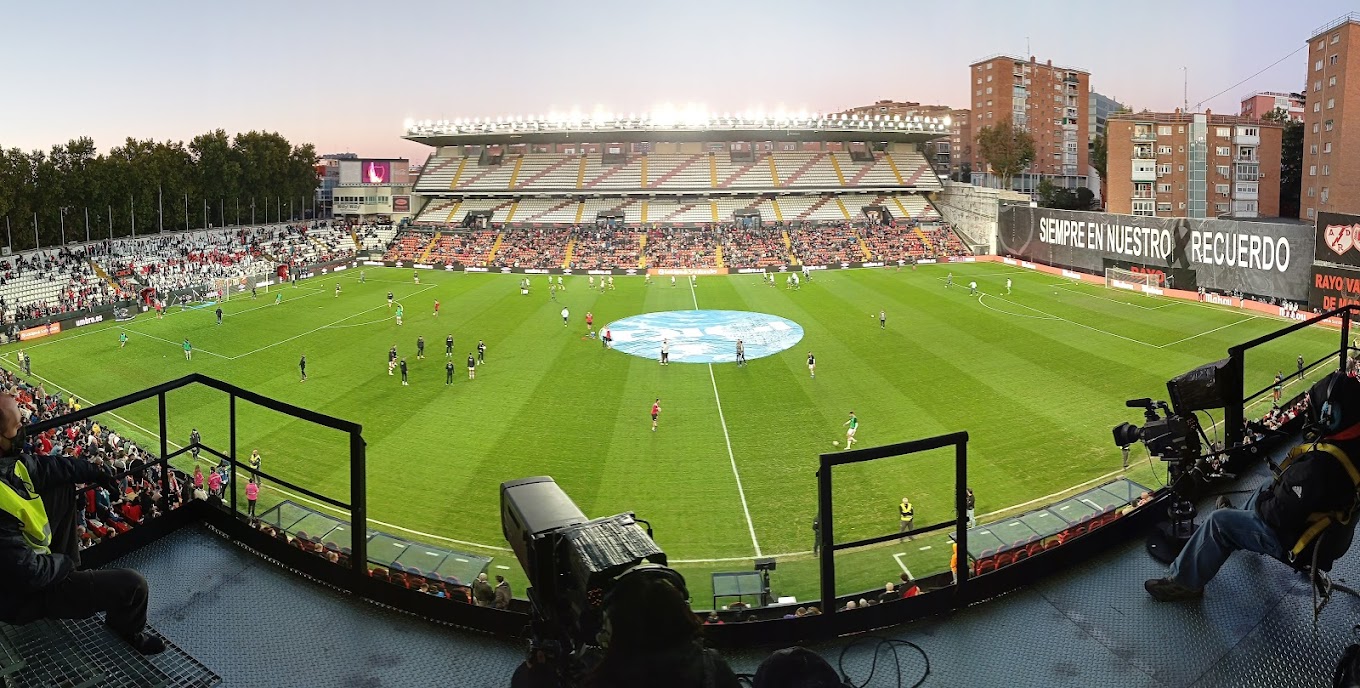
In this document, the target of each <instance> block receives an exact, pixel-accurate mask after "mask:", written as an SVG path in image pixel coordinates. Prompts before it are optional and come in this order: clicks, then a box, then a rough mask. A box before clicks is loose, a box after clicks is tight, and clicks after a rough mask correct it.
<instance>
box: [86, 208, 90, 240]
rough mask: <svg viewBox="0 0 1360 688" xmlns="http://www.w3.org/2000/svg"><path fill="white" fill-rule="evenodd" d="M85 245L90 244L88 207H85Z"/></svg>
mask: <svg viewBox="0 0 1360 688" xmlns="http://www.w3.org/2000/svg"><path fill="white" fill-rule="evenodd" d="M85 243H87V244H88V243H90V207H89V206H85Z"/></svg>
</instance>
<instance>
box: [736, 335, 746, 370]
mask: <svg viewBox="0 0 1360 688" xmlns="http://www.w3.org/2000/svg"><path fill="white" fill-rule="evenodd" d="M744 365H746V343H745V342H743V341H741V340H740V339H738V340H737V366H738V367H741V366H744Z"/></svg>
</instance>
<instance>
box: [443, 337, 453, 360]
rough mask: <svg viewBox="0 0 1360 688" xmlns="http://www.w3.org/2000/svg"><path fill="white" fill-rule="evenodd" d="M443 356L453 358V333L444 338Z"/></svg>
mask: <svg viewBox="0 0 1360 688" xmlns="http://www.w3.org/2000/svg"><path fill="white" fill-rule="evenodd" d="M444 358H453V333H452V332H450V333H449V336H447V337H445V338H444Z"/></svg>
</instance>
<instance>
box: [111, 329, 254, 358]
mask: <svg viewBox="0 0 1360 688" xmlns="http://www.w3.org/2000/svg"><path fill="white" fill-rule="evenodd" d="M118 329H120V330H123V331H124V332H131V333H132V334H139V335H141V336H143V337H149V338H151V339H155V340H157V341H161V342H165V343H166V344H173V345H174V346H176V347H180V346H183V345H182V344H180V343H179V342H172V341H170V340H169V339H165V338H164V337H157V336H156V335H154V334H147V333H145V332H142V331H140V330H133V329H129V328H126V327H119V328H118ZM192 350H193V351H196V352H198V353H201V354H207V355H209V356H216V357H218V358H220V359H222V360H224V361H230V360H232V359H233V358H235V357H233V356H223V355H222V354H219V353H214V352H212V351H208V350H207V349H199V348H194V349H192Z"/></svg>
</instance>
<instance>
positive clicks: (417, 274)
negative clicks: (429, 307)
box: [411, 270, 420, 284]
mask: <svg viewBox="0 0 1360 688" xmlns="http://www.w3.org/2000/svg"><path fill="white" fill-rule="evenodd" d="M411 279H413V280H415V283H416V284H420V271H419V270H412V271H411Z"/></svg>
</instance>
